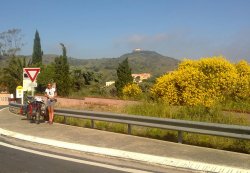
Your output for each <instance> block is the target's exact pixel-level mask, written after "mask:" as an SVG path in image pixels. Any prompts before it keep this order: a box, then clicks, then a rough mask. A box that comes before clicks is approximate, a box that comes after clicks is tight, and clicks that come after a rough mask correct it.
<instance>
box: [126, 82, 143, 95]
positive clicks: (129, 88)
mask: <svg viewBox="0 0 250 173" xmlns="http://www.w3.org/2000/svg"><path fill="white" fill-rule="evenodd" d="M122 94H123V97H124V98H138V97H139V96H140V95H141V94H142V90H141V88H140V87H139V86H138V85H137V84H135V83H130V84H127V85H126V86H124V87H123V89H122Z"/></svg>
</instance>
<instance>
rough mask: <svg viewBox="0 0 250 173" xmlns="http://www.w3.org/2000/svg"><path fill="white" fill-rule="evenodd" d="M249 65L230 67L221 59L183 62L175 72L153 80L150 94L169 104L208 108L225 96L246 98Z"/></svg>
mask: <svg viewBox="0 0 250 173" xmlns="http://www.w3.org/2000/svg"><path fill="white" fill-rule="evenodd" d="M249 68H250V66H249V64H247V62H240V63H239V64H237V65H233V64H231V63H230V62H229V61H227V60H226V59H225V58H224V57H222V56H218V57H207V58H201V59H200V60H188V59H186V60H184V61H183V62H181V63H180V64H179V67H178V69H177V70H176V71H173V72H171V73H167V74H165V75H163V76H161V77H159V78H158V79H157V80H156V83H155V85H154V86H153V87H152V88H151V93H152V95H153V96H154V97H156V98H161V99H163V100H164V101H166V102H168V103H169V104H171V105H205V106H207V107H210V106H211V105H214V104H215V103H216V102H221V101H223V100H225V98H227V97H236V96H237V97H241V98H243V97H247V96H249V83H250V80H249V79H250V78H249V76H250V75H249V74H250V70H249Z"/></svg>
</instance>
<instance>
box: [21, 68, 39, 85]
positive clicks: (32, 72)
mask: <svg viewBox="0 0 250 173" xmlns="http://www.w3.org/2000/svg"><path fill="white" fill-rule="evenodd" d="M24 70H25V72H26V73H27V75H28V76H29V78H30V80H31V81H32V82H34V81H35V80H36V77H37V75H38V73H39V71H40V68H24Z"/></svg>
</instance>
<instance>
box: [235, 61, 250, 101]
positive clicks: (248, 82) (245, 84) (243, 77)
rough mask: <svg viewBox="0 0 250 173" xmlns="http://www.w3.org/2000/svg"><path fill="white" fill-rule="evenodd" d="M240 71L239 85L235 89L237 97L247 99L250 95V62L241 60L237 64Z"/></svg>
mask: <svg viewBox="0 0 250 173" xmlns="http://www.w3.org/2000/svg"><path fill="white" fill-rule="evenodd" d="M235 66H236V69H237V72H238V75H239V77H238V79H237V86H236V88H235V90H234V94H233V95H234V97H235V99H245V98H249V97H250V64H248V63H247V62H246V61H240V62H239V63H238V64H236V65H235Z"/></svg>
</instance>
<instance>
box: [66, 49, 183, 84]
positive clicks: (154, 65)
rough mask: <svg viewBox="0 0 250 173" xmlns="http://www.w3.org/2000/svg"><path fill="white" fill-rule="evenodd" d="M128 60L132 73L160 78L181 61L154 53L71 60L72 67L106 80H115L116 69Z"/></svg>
mask: <svg viewBox="0 0 250 173" xmlns="http://www.w3.org/2000/svg"><path fill="white" fill-rule="evenodd" d="M125 58H128V61H129V65H130V67H131V69H132V73H151V75H152V76H159V75H162V74H164V73H166V72H168V71H172V70H174V69H176V68H177V66H178V63H179V60H176V59H174V58H170V57H166V56H163V55H160V54H158V53H157V52H154V51H134V52H131V53H127V54H124V55H122V56H120V57H118V58H102V59H74V58H69V62H70V65H72V66H74V67H75V68H78V69H85V70H93V71H95V72H100V73H102V74H103V77H104V78H105V80H106V81H107V80H115V78H116V69H117V67H118V65H119V63H121V62H122V61H123V60H124V59H125Z"/></svg>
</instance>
